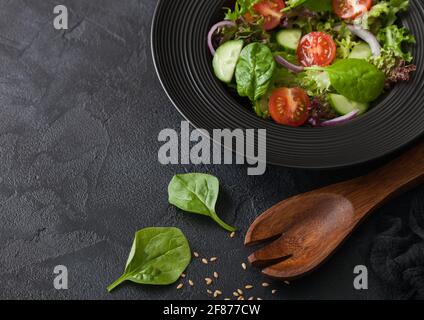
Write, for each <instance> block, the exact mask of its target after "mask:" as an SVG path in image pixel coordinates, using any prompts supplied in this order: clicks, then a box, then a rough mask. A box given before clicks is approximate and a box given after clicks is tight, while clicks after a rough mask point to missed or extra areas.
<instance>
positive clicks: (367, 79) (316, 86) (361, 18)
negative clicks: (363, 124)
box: [208, 0, 416, 126]
mask: <svg viewBox="0 0 424 320" xmlns="http://www.w3.org/2000/svg"><path fill="white" fill-rule="evenodd" d="M408 8H409V0H374V1H371V0H356V1H348V0H286V1H284V0H236V3H235V6H234V8H229V9H227V12H226V14H225V20H226V21H227V22H226V23H227V25H223V26H222V27H219V28H216V31H215V32H213V34H212V36H211V39H208V44H209V48H210V49H211V52H212V49H213V51H214V50H215V48H219V47H221V46H222V45H223V44H224V43H227V48H226V49H225V50H220V55H221V56H220V59H219V61H228V62H231V64H230V63H226V66H225V68H224V66H218V67H217V66H216V65H215V64H214V70H215V71H216V72H217V71H222V70H225V74H223V75H222V74H219V76H220V79H226V80H228V79H230V80H229V81H225V82H226V83H227V84H228V86H229V88H230V89H231V88H236V89H237V93H238V95H239V96H240V97H247V98H248V99H249V100H250V103H251V105H252V108H253V110H254V112H255V113H256V114H257V115H258V116H259V117H261V118H265V119H269V118H271V119H272V120H274V121H275V122H276V123H278V124H282V125H288V126H302V125H306V126H320V125H321V124H322V125H325V123H326V122H328V121H329V120H331V121H330V123H328V124H327V125H337V124H339V123H338V121H337V118H338V117H343V122H340V124H342V123H345V122H346V115H351V116H352V118H351V119H353V118H355V117H356V116H359V115H361V114H363V112H364V111H366V110H368V109H369V107H372V104H371V105H370V103H372V102H373V101H375V100H376V99H377V98H378V97H379V96H380V95H382V94H383V93H384V91H387V90H389V89H390V88H392V86H393V85H395V84H396V83H397V82H400V81H409V80H410V77H411V75H412V73H413V72H414V71H415V70H416V66H415V65H414V64H413V56H412V53H411V51H410V49H411V46H412V45H414V44H415V38H414V36H413V35H411V34H410V32H409V31H408V30H407V29H406V28H405V27H402V26H401V25H400V21H399V19H398V18H399V14H400V13H405V12H407V10H408ZM231 41H242V42H243V49H242V50H241V52H240V50H238V48H237V47H236V44H237V42H231ZM238 44H240V42H238ZM226 57H227V58H226ZM216 60H218V59H216ZM235 61H237V63H234V62H235ZM229 66H230V67H229ZM234 75H235V76H234ZM217 76H218V73H217ZM246 101H247V100H246ZM358 106H361V108H360V109H361V110H359V112H354V111H355V110H357V109H358ZM357 111H358V110H357ZM335 119H336V121H335ZM351 119H350V118H349V119H348V120H351Z"/></svg>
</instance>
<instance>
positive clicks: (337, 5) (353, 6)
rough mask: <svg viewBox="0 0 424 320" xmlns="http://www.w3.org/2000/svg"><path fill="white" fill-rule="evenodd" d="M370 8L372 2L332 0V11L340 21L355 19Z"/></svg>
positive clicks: (363, 0)
mask: <svg viewBox="0 0 424 320" xmlns="http://www.w3.org/2000/svg"><path fill="white" fill-rule="evenodd" d="M371 7H372V0H333V10H334V12H335V13H336V14H337V15H338V16H339V17H340V18H342V19H345V20H347V19H355V18H356V17H358V16H360V15H361V14H364V13H365V12H367V11H368V10H369V9H370V8H371Z"/></svg>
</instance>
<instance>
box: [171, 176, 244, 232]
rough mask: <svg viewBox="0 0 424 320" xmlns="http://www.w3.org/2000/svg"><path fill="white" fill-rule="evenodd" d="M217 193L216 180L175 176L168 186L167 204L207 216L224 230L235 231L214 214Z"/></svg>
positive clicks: (217, 185) (208, 177)
mask: <svg viewBox="0 0 424 320" xmlns="http://www.w3.org/2000/svg"><path fill="white" fill-rule="evenodd" d="M218 193H219V181H218V179H217V178H216V177H214V176H211V175H208V174H203V173H187V174H179V175H175V176H174V177H173V178H172V180H171V182H170V183H169V186H168V197H169V203H171V204H173V205H174V206H176V207H177V208H179V209H181V210H184V211H187V212H191V213H197V214H201V215H204V216H208V217H210V218H212V220H214V221H215V222H216V223H218V224H219V225H220V226H221V227H222V228H224V229H225V230H227V231H230V232H232V231H235V230H236V229H235V228H233V227H232V226H230V225H228V224H226V223H225V222H224V221H222V220H221V219H220V218H219V217H218V215H217V214H216V212H215V204H216V201H217V200H218Z"/></svg>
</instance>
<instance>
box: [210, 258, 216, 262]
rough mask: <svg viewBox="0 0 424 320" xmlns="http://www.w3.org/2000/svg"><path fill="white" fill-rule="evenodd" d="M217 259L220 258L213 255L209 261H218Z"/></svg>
mask: <svg viewBox="0 0 424 320" xmlns="http://www.w3.org/2000/svg"><path fill="white" fill-rule="evenodd" d="M216 260H218V258H217V257H212V258H210V259H209V261H211V262H214V261H216Z"/></svg>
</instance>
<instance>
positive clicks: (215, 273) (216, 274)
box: [213, 271, 218, 279]
mask: <svg viewBox="0 0 424 320" xmlns="http://www.w3.org/2000/svg"><path fill="white" fill-rule="evenodd" d="M213 276H214V278H215V279H218V272H216V271H215V272H214V273H213Z"/></svg>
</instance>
